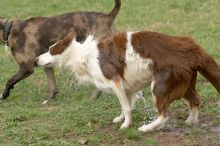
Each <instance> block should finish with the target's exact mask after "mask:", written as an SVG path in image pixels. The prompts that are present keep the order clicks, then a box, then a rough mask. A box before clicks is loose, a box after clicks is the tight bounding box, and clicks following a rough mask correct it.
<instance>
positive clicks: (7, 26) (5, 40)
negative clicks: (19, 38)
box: [0, 22, 12, 46]
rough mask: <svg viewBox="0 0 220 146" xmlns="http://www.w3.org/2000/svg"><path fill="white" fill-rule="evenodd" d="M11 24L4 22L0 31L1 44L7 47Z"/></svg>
mask: <svg viewBox="0 0 220 146" xmlns="http://www.w3.org/2000/svg"><path fill="white" fill-rule="evenodd" d="M11 27H12V23H11V22H6V23H5V24H4V25H1V27H0V29H2V30H3V43H4V45H7V46H8V37H9V35H10V32H11Z"/></svg>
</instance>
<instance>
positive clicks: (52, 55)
mask: <svg viewBox="0 0 220 146" xmlns="http://www.w3.org/2000/svg"><path fill="white" fill-rule="evenodd" d="M73 39H75V33H74V32H70V33H68V34H67V35H66V37H64V38H63V39H61V40H60V41H58V42H56V43H55V44H54V45H52V46H50V48H49V51H48V52H47V53H44V54H42V55H40V56H39V57H37V59H36V63H37V65H39V66H43V67H53V66H56V65H58V64H59V61H60V60H61V58H62V55H63V54H64V52H65V51H66V49H67V48H68V46H69V45H70V44H71V43H72V41H73Z"/></svg>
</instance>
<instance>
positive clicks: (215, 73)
mask: <svg viewBox="0 0 220 146" xmlns="http://www.w3.org/2000/svg"><path fill="white" fill-rule="evenodd" d="M199 72H200V73H201V74H202V75H203V76H204V77H205V78H206V79H207V80H209V81H210V82H211V83H212V85H213V86H214V87H215V88H216V89H217V91H218V92H219V94H220V66H219V65H218V64H217V63H216V61H215V60H214V59H213V58H212V57H210V56H209V55H208V54H205V55H204V56H203V57H202V65H201V68H200V69H199Z"/></svg>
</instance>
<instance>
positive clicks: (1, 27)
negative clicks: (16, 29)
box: [0, 17, 6, 44]
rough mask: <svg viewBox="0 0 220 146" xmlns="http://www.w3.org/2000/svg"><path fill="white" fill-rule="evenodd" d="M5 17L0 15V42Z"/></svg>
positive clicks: (0, 42)
mask: <svg viewBox="0 0 220 146" xmlns="http://www.w3.org/2000/svg"><path fill="white" fill-rule="evenodd" d="M5 23H6V19H4V18H3V17H0V44H2V42H3V30H4V27H5Z"/></svg>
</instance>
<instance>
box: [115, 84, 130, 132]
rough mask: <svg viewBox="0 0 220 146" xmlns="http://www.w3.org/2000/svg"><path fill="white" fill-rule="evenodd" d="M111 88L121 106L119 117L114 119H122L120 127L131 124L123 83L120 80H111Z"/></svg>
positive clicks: (126, 126)
mask: <svg viewBox="0 0 220 146" xmlns="http://www.w3.org/2000/svg"><path fill="white" fill-rule="evenodd" d="M112 89H113V91H114V92H115V94H116V95H117V97H118V99H119V102H120V104H121V107H122V113H121V115H120V116H119V117H116V118H115V119H114V120H116V119H117V120H123V119H124V118H125V120H124V123H123V124H122V125H121V129H124V128H128V127H129V126H130V125H131V124H132V114H131V111H132V109H131V106H130V104H129V100H128V97H127V95H126V92H125V89H124V86H123V83H122V81H121V80H117V81H113V83H112Z"/></svg>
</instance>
